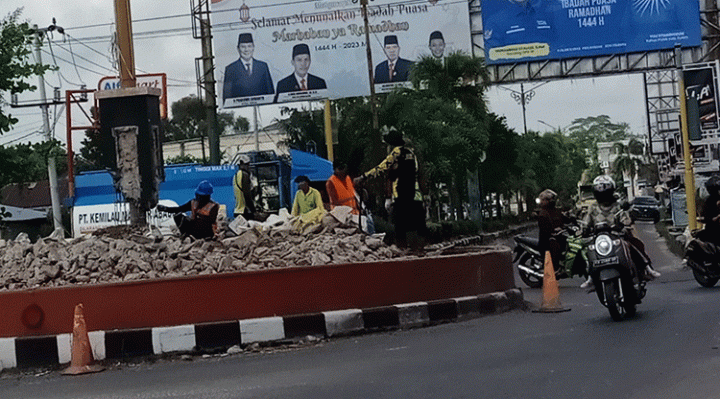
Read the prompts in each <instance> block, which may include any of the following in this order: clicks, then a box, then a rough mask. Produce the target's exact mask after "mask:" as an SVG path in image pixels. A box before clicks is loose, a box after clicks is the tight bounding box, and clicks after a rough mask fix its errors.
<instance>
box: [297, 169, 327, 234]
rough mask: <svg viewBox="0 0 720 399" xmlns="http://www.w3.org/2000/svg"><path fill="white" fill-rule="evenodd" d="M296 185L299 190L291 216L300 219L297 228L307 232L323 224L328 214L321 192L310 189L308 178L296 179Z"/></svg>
mask: <svg viewBox="0 0 720 399" xmlns="http://www.w3.org/2000/svg"><path fill="white" fill-rule="evenodd" d="M295 183H297V185H298V190H297V193H295V200H293V206H292V212H291V215H292V216H296V217H297V218H298V219H297V221H296V222H295V228H296V229H297V230H298V231H301V232H305V231H308V229H309V228H311V227H312V226H315V225H317V224H319V223H320V222H322V218H323V216H325V213H326V212H325V207H324V206H323V201H322V196H321V195H320V191H318V190H317V189H315V188H313V187H310V179H309V178H308V177H307V176H298V177H296V178H295Z"/></svg>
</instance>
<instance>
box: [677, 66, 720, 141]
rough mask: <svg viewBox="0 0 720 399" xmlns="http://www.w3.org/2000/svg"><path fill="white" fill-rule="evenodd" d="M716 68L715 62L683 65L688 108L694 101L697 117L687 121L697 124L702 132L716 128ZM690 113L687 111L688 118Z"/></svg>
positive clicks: (712, 130)
mask: <svg viewBox="0 0 720 399" xmlns="http://www.w3.org/2000/svg"><path fill="white" fill-rule="evenodd" d="M717 68H718V66H717V62H708V63H704V64H693V65H685V66H683V80H684V83H685V98H686V101H687V102H688V110H689V109H690V108H691V107H692V106H691V102H694V104H693V106H694V107H695V108H696V110H695V111H696V112H694V116H695V117H697V120H689V121H688V123H689V124H693V125H699V128H700V130H701V131H703V132H714V131H716V130H717V129H718V104H717V101H718V100H717V99H718V90H717V85H716V82H717ZM690 115H691V114H690V112H689V111H688V118H690ZM691 139H692V138H691Z"/></svg>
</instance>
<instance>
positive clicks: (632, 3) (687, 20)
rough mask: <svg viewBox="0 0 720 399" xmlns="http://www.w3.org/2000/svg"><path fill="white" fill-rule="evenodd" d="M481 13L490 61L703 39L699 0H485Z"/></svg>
mask: <svg viewBox="0 0 720 399" xmlns="http://www.w3.org/2000/svg"><path fill="white" fill-rule="evenodd" d="M482 18H483V32H484V40H485V56H486V58H485V60H486V63H488V64H508V63H515V62H527V61H538V60H547V59H561V58H573V57H590V56H600V55H610V54H618V53H633V52H642V51H649V50H659V49H667V48H673V47H675V45H677V44H679V45H681V46H683V47H695V46H700V45H701V37H700V10H699V3H698V0H673V1H667V0H483V1H482Z"/></svg>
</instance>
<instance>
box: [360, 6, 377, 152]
mask: <svg viewBox="0 0 720 399" xmlns="http://www.w3.org/2000/svg"><path fill="white" fill-rule="evenodd" d="M367 3H368V0H360V4H361V5H362V13H363V23H364V24H365V52H366V54H367V59H368V79H370V110H371V111H372V118H373V119H372V122H373V139H378V138H379V129H380V125H379V122H378V115H377V95H376V94H375V77H374V76H373V70H372V52H371V51H370V22H368V12H367ZM375 136H377V137H375ZM374 141H377V143H376V144H379V142H380V140H374ZM377 148H380V147H377Z"/></svg>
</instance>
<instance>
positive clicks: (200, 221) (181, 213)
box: [157, 180, 220, 239]
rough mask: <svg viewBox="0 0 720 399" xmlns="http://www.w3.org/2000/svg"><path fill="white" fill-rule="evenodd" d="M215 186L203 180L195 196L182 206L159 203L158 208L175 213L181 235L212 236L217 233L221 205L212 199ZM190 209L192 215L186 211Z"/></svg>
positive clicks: (161, 210) (198, 237) (174, 217)
mask: <svg viewBox="0 0 720 399" xmlns="http://www.w3.org/2000/svg"><path fill="white" fill-rule="evenodd" d="M212 193H213V186H212V184H210V182H209V181H207V180H203V181H201V182H200V184H198V186H197V189H196V190H195V198H193V199H191V200H190V201H188V202H186V203H185V204H183V205H180V206H164V205H158V206H157V210H158V211H160V212H168V213H173V214H175V215H174V216H173V219H174V220H175V224H176V225H177V227H178V229H179V230H180V234H181V235H190V236H193V237H195V238H197V239H201V238H212V237H214V236H215V235H216V234H217V216H218V211H219V210H220V205H219V204H218V203H217V202H215V201H213V200H212V199H210V196H211V195H212ZM188 211H190V216H189V217H188V216H187V215H185V212H188Z"/></svg>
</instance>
